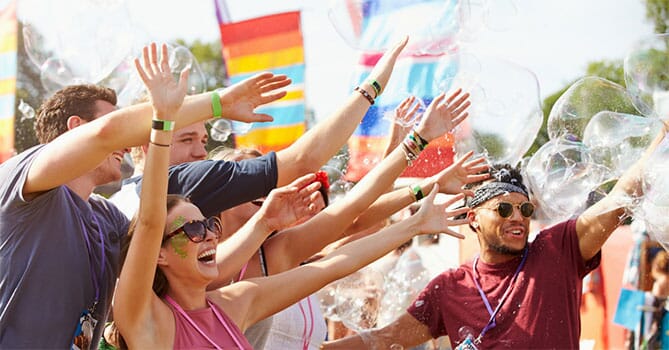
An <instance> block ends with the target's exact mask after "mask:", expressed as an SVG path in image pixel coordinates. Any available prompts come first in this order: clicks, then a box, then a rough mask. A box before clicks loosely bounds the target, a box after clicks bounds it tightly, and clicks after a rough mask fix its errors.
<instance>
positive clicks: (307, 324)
mask: <svg viewBox="0 0 669 350" xmlns="http://www.w3.org/2000/svg"><path fill="white" fill-rule="evenodd" d="M306 299H307V305H308V306H309V321H310V322H307V315H306V312H305V311H304V308H303V307H302V300H300V301H298V302H297V305H298V306H299V307H300V312H302V319H303V320H304V330H303V331H302V349H303V350H307V349H308V348H309V343H311V336H312V335H313V334H314V311H313V310H312V308H311V297H309V296H308V297H307V298H306ZM307 328H308V329H309V334H308V335H307Z"/></svg>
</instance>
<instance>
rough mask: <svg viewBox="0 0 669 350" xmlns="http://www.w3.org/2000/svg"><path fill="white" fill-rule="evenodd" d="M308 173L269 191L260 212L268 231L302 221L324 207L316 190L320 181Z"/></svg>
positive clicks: (278, 229)
mask: <svg viewBox="0 0 669 350" xmlns="http://www.w3.org/2000/svg"><path fill="white" fill-rule="evenodd" d="M314 180H316V175H314V174H308V175H305V176H302V177H300V178H298V179H297V180H295V181H293V182H292V183H290V184H289V185H286V186H283V187H279V188H276V189H274V190H272V192H270V193H269V196H268V197H267V199H266V200H265V202H264V203H263V205H262V208H261V209H260V213H261V215H262V217H263V220H264V221H265V224H266V225H267V226H268V227H269V229H270V231H280V230H283V229H285V228H287V227H290V226H292V225H294V224H296V223H299V222H302V221H304V220H306V219H308V218H310V217H311V216H313V215H314V214H316V213H318V212H319V211H321V210H322V209H323V208H324V207H325V203H324V202H323V197H322V196H321V195H320V192H318V189H319V188H320V187H321V183H320V182H318V181H314Z"/></svg>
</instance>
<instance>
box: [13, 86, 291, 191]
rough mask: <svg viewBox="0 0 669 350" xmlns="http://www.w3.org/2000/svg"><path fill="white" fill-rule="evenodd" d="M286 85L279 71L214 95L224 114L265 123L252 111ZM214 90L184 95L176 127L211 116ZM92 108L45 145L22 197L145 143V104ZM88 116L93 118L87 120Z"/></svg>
mask: <svg viewBox="0 0 669 350" xmlns="http://www.w3.org/2000/svg"><path fill="white" fill-rule="evenodd" d="M288 84H290V80H288V79H287V78H286V77H285V76H283V75H273V74H272V73H263V74H259V75H257V76H255V77H252V78H249V79H247V80H244V81H242V82H240V83H238V84H235V85H233V86H231V87H229V88H227V89H225V90H222V91H221V92H220V93H218V95H216V96H220V102H221V110H222V115H224V116H225V117H226V118H230V119H235V120H242V121H269V120H272V118H271V117H269V116H267V115H263V114H256V113H254V109H255V108H256V107H258V106H260V105H262V104H266V103H269V102H272V101H275V100H277V99H279V98H281V97H283V96H284V95H285V92H278V91H277V89H280V88H282V87H284V86H287V85H288ZM212 94H216V92H213V93H204V94H200V95H195V96H191V97H189V98H187V99H186V100H185V102H184V104H183V106H182V107H181V109H180V110H179V111H177V112H175V117H177V119H178V120H179V123H178V124H177V128H181V127H184V126H187V125H190V124H192V123H194V122H197V121H203V120H206V119H209V118H211V117H212ZM94 110H95V111H96V112H95V114H94V115H93V116H71V117H69V119H68V120H67V127H68V129H69V131H68V132H66V133H64V134H62V135H61V136H59V137H57V138H56V139H55V140H53V141H51V142H49V144H48V145H47V146H45V149H44V150H43V151H42V152H41V153H40V154H39V155H38V156H37V158H36V159H35V160H34V162H33V164H32V165H31V167H30V170H29V172H28V178H27V179H26V183H25V185H24V188H23V193H24V195H26V194H31V193H38V192H42V191H47V190H50V189H52V188H55V187H57V186H60V185H63V184H66V183H68V182H70V181H71V180H74V179H76V178H78V177H80V176H81V175H83V174H85V173H87V172H88V171H90V170H92V169H94V168H96V167H97V166H98V165H100V163H101V162H103V161H105V158H107V157H111V154H112V152H118V157H116V158H117V160H120V158H121V157H122V154H123V152H124V150H125V149H126V148H128V147H132V146H139V145H143V144H146V143H147V141H148V140H149V130H150V128H151V117H152V115H153V112H152V108H151V106H150V105H149V104H147V103H144V104H138V105H134V106H130V107H126V108H122V109H118V110H116V109H115V106H113V105H112V104H110V103H109V102H106V101H102V100H98V101H97V102H96V103H95V108H94ZM103 115H104V118H102V116H103ZM90 118H93V119H95V120H92V121H90V122H86V120H88V119H90ZM108 161H110V160H108Z"/></svg>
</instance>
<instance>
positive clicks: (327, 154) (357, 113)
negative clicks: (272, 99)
mask: <svg viewBox="0 0 669 350" xmlns="http://www.w3.org/2000/svg"><path fill="white" fill-rule="evenodd" d="M363 86H364V89H366V90H367V91H373V90H372V88H371V86H369V85H367V84H363ZM369 106H370V104H369V101H367V100H366V99H365V98H364V97H363V96H362V95H361V94H360V93H359V92H357V91H353V92H351V94H350V95H349V97H348V99H347V100H346V103H345V104H344V106H343V107H342V108H340V109H339V110H337V111H336V112H335V113H334V114H333V115H331V116H330V117H328V118H327V119H325V120H322V121H320V122H318V123H317V124H316V126H314V127H313V128H312V129H310V130H309V131H307V132H306V133H305V134H304V135H302V136H301V137H300V138H299V139H297V141H295V143H293V144H292V145H291V146H290V147H288V148H285V149H283V150H281V151H279V152H277V155H276V157H277V163H278V164H279V179H278V185H277V186H282V185H285V184H287V183H289V182H290V181H292V180H293V179H294V178H296V177H298V176H301V175H304V174H306V173H311V172H315V171H317V170H318V169H319V168H320V167H321V166H322V165H323V164H325V163H326V162H327V161H328V160H329V159H330V158H332V157H333V156H334V155H335V154H336V153H337V151H339V150H340V149H341V148H342V147H343V146H344V144H345V143H346V141H347V140H348V139H349V137H351V135H352V134H353V131H355V129H356V128H357V127H358V125H359V124H360V122H361V121H362V117H363V116H364V115H365V113H366V112H367V110H368V109H369Z"/></svg>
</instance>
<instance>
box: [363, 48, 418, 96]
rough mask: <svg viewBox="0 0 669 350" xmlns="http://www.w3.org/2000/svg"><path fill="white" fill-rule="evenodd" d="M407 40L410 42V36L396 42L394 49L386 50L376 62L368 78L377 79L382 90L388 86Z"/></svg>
mask: <svg viewBox="0 0 669 350" xmlns="http://www.w3.org/2000/svg"><path fill="white" fill-rule="evenodd" d="M407 42H409V37H405V38H404V39H403V40H402V41H400V42H398V43H397V44H395V46H393V48H392V49H390V50H388V51H386V53H384V54H383V56H381V59H379V61H378V62H377V63H376V65H375V66H374V69H372V71H371V72H370V73H369V76H368V78H369V79H370V80H376V81H377V82H378V83H379V84H380V85H381V91H383V89H384V88H385V87H386V86H388V81H389V80H390V74H391V73H392V72H393V67H394V66H395V62H396V61H397V57H399V55H400V52H402V49H404V47H405V46H406V45H407Z"/></svg>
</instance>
